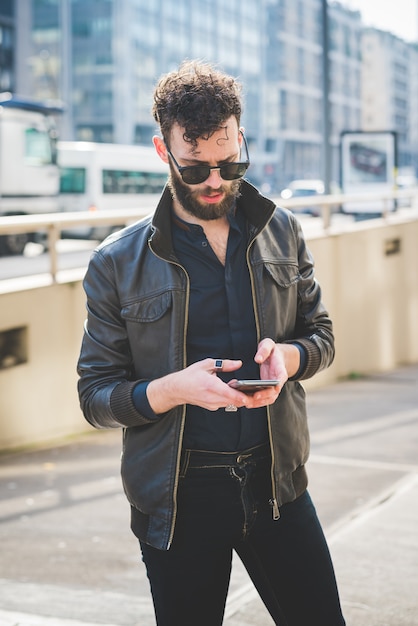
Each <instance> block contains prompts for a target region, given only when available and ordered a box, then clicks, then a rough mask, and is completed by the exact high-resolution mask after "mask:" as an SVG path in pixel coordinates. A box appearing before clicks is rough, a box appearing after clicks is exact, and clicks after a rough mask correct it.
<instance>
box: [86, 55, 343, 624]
mask: <svg viewBox="0 0 418 626" xmlns="http://www.w3.org/2000/svg"><path fill="white" fill-rule="evenodd" d="M153 114H154V117H155V120H156V121H157V123H158V124H159V126H160V130H161V135H162V136H161V137H154V145H155V148H156V150H157V152H158V154H159V156H160V157H161V159H163V161H165V162H166V163H167V164H168V166H169V170H170V174H169V182H168V186H167V188H166V189H165V190H164V192H163V194H162V197H161V200H160V202H159V204H158V206H157V208H156V211H155V213H154V215H153V216H152V217H150V218H147V219H145V220H143V221H141V222H139V223H137V224H135V225H133V226H130V227H128V228H126V229H124V230H122V231H121V232H120V233H118V234H116V235H114V236H112V237H111V238H109V239H108V240H106V241H105V242H104V243H103V244H102V245H100V246H99V247H98V249H97V250H96V251H95V253H94V254H93V256H92V259H91V261H90V265H89V268H88V271H87V274H86V278H85V290H86V294H87V306H88V319H87V323H86V329H85V335H84V339H83V344H82V349H81V355H80V359H79V365H78V371H79V374H80V381H79V393H80V400H81V406H82V409H83V411H84V415H85V417H86V419H87V420H88V421H89V422H90V423H91V424H92V425H93V426H95V427H98V428H107V427H109V428H114V427H123V428H124V439H123V456H122V478H123V484H124V488H125V492H126V494H127V497H128V499H129V502H130V504H131V510H132V518H131V519H132V524H131V525H132V530H133V532H134V533H135V535H136V536H137V537H138V539H139V541H140V545H141V551H142V558H143V561H144V563H145V565H146V568H147V574H148V578H149V581H150V586H151V592H152V597H153V601H154V607H155V613H156V619H157V623H158V625H159V626H188V625H193V626H218V625H220V624H222V620H223V614H224V608H225V601H226V596H227V591H228V584H229V577H230V571H231V557H232V551H233V550H235V551H236V552H237V553H238V555H239V556H240V558H241V559H242V561H243V563H244V565H245V567H246V568H247V570H248V573H249V575H250V577H251V578H252V580H253V582H254V584H255V586H256V588H257V590H258V592H259V594H260V596H261V598H262V600H263V601H264V603H265V605H266V607H267V609H268V611H269V612H270V614H271V616H272V618H273V620H274V622H275V623H276V624H280V625H282V626H308V625H316V624H318V625H320V626H339V625H342V624H344V623H345V622H344V619H343V617H342V615H341V609H340V603H339V598H338V592H337V587H336V583H335V577H334V572H333V567H332V563H331V560H330V556H329V552H328V549H327V545H326V542H325V539H324V537H323V533H322V530H321V527H320V524H319V521H318V519H317V517H316V513H315V509H314V507H313V504H312V502H311V500H310V497H309V494H308V492H307V490H306V487H307V478H306V472H305V463H306V461H307V458H308V448H309V435H308V428H307V418H306V410H305V401H304V392H303V389H302V387H301V385H300V384H299V382H298V381H299V380H302V379H306V378H308V377H310V376H312V375H314V374H315V373H316V372H317V371H319V370H321V369H323V368H325V367H327V366H329V365H330V363H331V362H332V360H333V357H334V340H333V334H332V324H331V321H330V319H329V317H328V314H327V312H326V310H325V309H324V307H323V305H322V303H321V293H320V288H319V286H318V284H317V282H316V281H315V279H314V273H313V263H312V259H311V257H310V254H309V252H308V251H307V248H306V245H305V242H304V239H303V237H302V234H301V230H300V228H299V225H298V223H297V221H296V220H295V218H294V217H293V216H292V214H290V213H289V212H288V211H285V210H282V209H279V208H276V207H275V206H274V204H273V203H272V202H271V201H270V200H268V199H266V198H264V197H262V196H261V195H260V194H259V193H258V192H257V190H256V189H255V188H254V187H252V186H251V185H250V184H249V183H248V182H247V181H245V180H243V178H242V177H243V175H244V174H245V172H246V170H247V168H248V166H249V156H248V150H247V146H246V142H245V139H244V135H243V130H242V128H241V127H240V117H241V94H240V86H239V84H238V83H237V82H236V81H235V80H234V79H233V78H231V77H230V76H227V75H225V74H224V73H222V72H220V71H218V70H217V69H215V68H213V67H212V66H210V65H207V64H203V63H197V62H187V63H184V64H182V66H181V67H180V68H179V70H178V71H174V72H172V73H170V74H168V75H166V76H164V77H162V79H161V80H160V82H159V83H158V85H157V87H156V90H155V93H154V107H153ZM238 377H239V378H240V379H241V378H243V379H259V378H262V379H269V380H273V386H270V387H267V388H265V389H261V390H259V391H256V392H254V393H252V394H249V393H245V392H243V391H240V390H238V389H235V388H234V387H233V385H234V381H236V379H237V378H238ZM277 381H279V382H277Z"/></svg>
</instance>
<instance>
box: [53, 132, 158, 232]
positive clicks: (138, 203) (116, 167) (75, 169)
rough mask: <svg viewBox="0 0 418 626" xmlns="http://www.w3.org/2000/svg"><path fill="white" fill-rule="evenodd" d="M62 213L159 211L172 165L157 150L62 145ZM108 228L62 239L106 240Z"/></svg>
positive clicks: (108, 145) (114, 145)
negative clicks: (157, 208) (125, 210)
mask: <svg viewBox="0 0 418 626" xmlns="http://www.w3.org/2000/svg"><path fill="white" fill-rule="evenodd" d="M58 165H59V168H60V197H59V208H60V210H61V211H106V210H112V211H114V210H117V209H132V208H134V209H136V208H140V209H142V208H143V209H144V215H146V214H147V213H150V212H151V211H152V210H153V209H155V206H156V203H157V201H158V198H159V195H160V193H161V191H162V189H163V187H164V185H165V183H166V181H167V171H168V166H167V165H166V164H165V163H163V161H162V160H161V159H160V158H159V156H158V155H157V153H156V152H155V149H154V147H153V146H135V145H122V144H105V143H93V142H84V141H59V142H58ZM116 228H117V227H113V228H112V229H109V227H102V226H101V227H97V228H91V227H85V228H77V229H73V230H71V231H66V232H64V233H63V235H64V236H73V237H75V236H78V237H83V238H92V239H103V238H104V237H105V236H106V235H107V234H108V233H109V232H110V230H115V229H116Z"/></svg>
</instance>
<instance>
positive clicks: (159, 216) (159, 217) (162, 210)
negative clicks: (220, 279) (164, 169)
mask: <svg viewBox="0 0 418 626" xmlns="http://www.w3.org/2000/svg"><path fill="white" fill-rule="evenodd" d="M240 191H241V195H240V196H239V198H238V200H237V207H238V209H239V210H241V211H242V212H243V213H244V215H245V217H246V218H247V220H248V222H249V225H250V231H251V234H252V235H253V236H256V235H257V234H258V233H259V232H260V231H261V230H263V228H264V227H265V226H266V225H267V224H268V223H269V221H270V220H271V218H272V217H273V213H274V210H275V208H276V207H275V204H274V202H272V200H269V199H268V198H266V197H264V196H262V195H261V194H260V192H259V191H258V190H257V189H256V188H255V187H254V186H253V185H251V183H249V182H248V181H247V180H244V179H243V180H242V182H241V187H240ZM172 202H173V200H172V196H171V192H170V189H169V187H168V186H167V185H166V186H165V188H164V190H163V193H162V195H161V198H160V201H159V203H158V205H157V208H156V209H155V212H154V216H153V218H152V234H151V237H150V239H149V243H150V245H151V247H152V249H153V250H154V252H155V253H156V254H158V255H160V256H162V257H165V258H171V259H173V260H175V255H174V251H173V244H172V238H171V219H172V213H171V211H172Z"/></svg>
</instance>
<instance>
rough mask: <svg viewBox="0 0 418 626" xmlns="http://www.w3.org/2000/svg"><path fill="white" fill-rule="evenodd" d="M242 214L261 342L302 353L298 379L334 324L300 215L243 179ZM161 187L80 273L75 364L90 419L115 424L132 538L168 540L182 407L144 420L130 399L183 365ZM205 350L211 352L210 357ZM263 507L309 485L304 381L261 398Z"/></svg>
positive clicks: (181, 277)
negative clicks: (264, 402)
mask: <svg viewBox="0 0 418 626" xmlns="http://www.w3.org/2000/svg"><path fill="white" fill-rule="evenodd" d="M237 206H238V210H242V211H243V212H244V214H245V215H246V217H247V220H248V225H249V228H248V233H249V235H248V248H247V262H248V265H249V268H250V276H251V283H252V294H253V302H254V310H255V319H256V324H257V334H258V338H259V340H261V339H263V338H265V337H271V338H273V339H274V340H275V341H276V342H292V341H296V342H298V343H299V344H301V345H302V346H303V347H304V349H305V352H306V365H305V368H304V371H303V372H302V373H301V376H300V379H305V378H309V377H310V376H312V375H313V374H315V373H316V372H317V371H319V370H321V369H323V368H325V367H327V366H329V365H330V364H331V362H332V360H333V358H334V338H333V334H332V324H331V321H330V319H329V317H328V314H327V312H326V310H325V309H324V307H323V305H322V303H321V291H320V287H319V285H318V283H317V282H316V281H315V279H314V270H313V262H312V258H311V256H310V254H309V252H308V250H307V248H306V245H305V241H304V238H303V236H302V233H301V229H300V227H299V224H298V222H297V220H296V219H295V218H294V216H293V215H292V214H291V213H290V212H289V211H286V210H284V209H281V208H277V207H275V205H274V204H273V203H272V202H271V201H270V200H268V199H266V198H264V197H263V196H261V195H260V194H259V193H258V191H257V190H256V189H255V188H254V187H252V186H251V185H250V184H249V183H248V182H246V181H242V186H241V197H240V198H239V199H238V202H237ZM170 213H171V195H170V192H169V190H168V189H167V188H166V189H165V191H164V192H163V195H162V198H161V200H160V202H159V204H158V207H157V209H156V211H155V213H154V215H153V216H152V217H149V218H146V219H144V220H142V221H140V222H138V223H136V224H135V225H133V226H129V227H127V228H125V229H123V230H122V231H120V232H119V233H117V234H116V235H113V236H111V237H110V238H108V239H107V240H106V241H104V242H103V243H102V244H101V245H100V246H99V247H98V248H97V249H96V250H95V251H94V253H93V255H92V258H91V260H90V264H89V268H88V271H87V274H86V277H85V280H84V288H85V291H86V294H87V309H88V318H87V322H86V325H85V333H84V338H83V342H82V347H81V354H80V358H79V362H78V373H79V375H80V380H79V395H80V403H81V408H82V410H83V413H84V416H85V418H86V419H87V420H88V422H90V424H92V425H93V426H95V427H97V428H114V427H121V426H122V427H124V436H123V455H122V480H123V485H124V489H125V492H126V495H127V497H128V499H129V502H130V503H131V505H132V506H134V507H136V508H137V509H138V510H139V511H140V518H141V519H142V520H143V524H142V526H143V528H142V531H141V539H143V540H144V541H145V542H147V543H149V544H151V545H153V546H155V547H157V548H160V549H168V548H169V546H170V543H171V539H172V535H173V531H174V524H175V518H176V492H177V481H178V468H179V459H180V451H181V444H182V433H183V427H184V420H185V406H177V407H175V408H174V409H172V410H170V411H169V412H167V413H165V414H163V415H161V416H160V417H159V419H157V420H155V421H152V422H151V421H150V420H149V419H146V418H145V417H144V416H143V415H141V414H140V413H139V412H138V411H137V410H136V408H135V406H134V404H133V401H132V390H133V387H134V386H135V384H136V382H137V381H138V380H150V379H153V378H157V377H161V376H164V375H165V374H168V373H170V372H173V371H178V370H180V369H182V368H184V367H185V365H186V330H187V315H188V300H189V279H188V276H187V274H186V271H185V270H184V269H183V268H182V267H181V265H180V264H179V262H178V260H177V259H176V257H175V254H174V251H173V248H172V243H171V226H170V224H171V218H170ZM208 356H210V355H208ZM268 423H269V431H270V443H271V448H272V458H273V463H272V470H271V474H272V507H273V515H274V516H275V517H278V516H279V507H280V506H281V505H282V504H283V503H285V502H289V501H292V500H294V499H295V498H296V497H297V496H298V495H300V494H301V493H302V492H303V491H304V490H305V488H306V485H307V477H306V472H305V468H304V465H305V463H306V460H307V458H308V454H309V433H308V427H307V417H306V408H305V396H304V390H303V387H302V386H301V385H300V384H299V382H297V381H293V380H292V381H288V382H287V383H286V385H285V386H284V387H283V389H282V391H281V393H280V395H279V397H278V399H277V401H276V402H275V403H274V405H272V406H270V407H269V408H268Z"/></svg>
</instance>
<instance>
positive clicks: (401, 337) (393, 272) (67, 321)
mask: <svg viewBox="0 0 418 626" xmlns="http://www.w3.org/2000/svg"><path fill="white" fill-rule="evenodd" d="M308 243H309V247H310V249H311V251H312V253H313V255H314V257H315V261H316V273H317V278H318V280H319V281H320V283H321V286H322V290H323V298H324V301H325V304H326V306H327V307H328V309H329V311H330V314H331V316H332V318H333V320H334V326H335V334H336V346H337V356H336V359H335V362H334V364H333V365H332V366H331V368H329V369H328V370H326V371H325V372H322V373H320V374H318V375H317V376H316V377H315V378H314V379H312V380H311V381H307V382H306V384H305V386H306V387H307V389H312V388H314V387H318V386H322V385H325V384H329V383H332V382H334V381H335V380H337V379H339V378H341V377H344V376H347V375H349V374H351V373H367V372H372V371H374V372H376V371H386V370H390V369H391V368H393V367H395V366H397V365H399V364H403V363H416V362H418V245H417V244H418V220H417V219H416V218H415V220H411V221H402V220H399V219H397V218H396V217H391V220H390V222H385V221H384V220H372V221H369V222H363V223H359V224H357V225H355V226H354V227H353V228H352V229H351V230H350V231H344V232H335V233H329V234H328V235H325V234H321V235H318V236H309V235H308ZM61 278H62V277H61ZM84 318H85V303H84V293H83V290H82V286H81V278H80V277H79V278H78V279H73V280H71V281H70V282H68V281H64V282H61V283H58V284H52V283H51V284H46V285H39V286H33V283H32V287H31V288H29V286H27V285H26V286H25V287H23V288H20V289H15V290H14V291H11V290H9V291H8V292H3V293H1V283H0V337H1V336H3V337H4V331H10V329H16V328H18V329H21V328H24V329H26V330H25V331H23V332H22V333H21V337H20V339H21V341H22V343H24V344H25V346H24V352H26V355H25V358H26V359H27V362H24V363H20V364H16V365H13V359H8V358H7V355H6V360H5V364H6V365H9V367H5V368H3V369H0V450H1V449H3V450H4V449H7V448H12V447H16V446H24V445H30V444H33V443H40V442H48V441H51V440H53V439H56V438H59V437H63V436H67V435H72V434H75V433H79V432H81V431H85V430H88V429H89V428H90V426H89V425H88V424H87V423H86V422H85V421H84V419H83V417H82V415H81V412H80V409H79V406H78V398H77V393H76V381H77V376H76V371H75V367H76V361H77V357H78V351H79V347H80V341H81V336H82V327H83V321H84ZM2 331H3V333H2ZM0 348H1V345H0ZM0 354H1V350H0ZM3 357H4V350H3Z"/></svg>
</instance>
